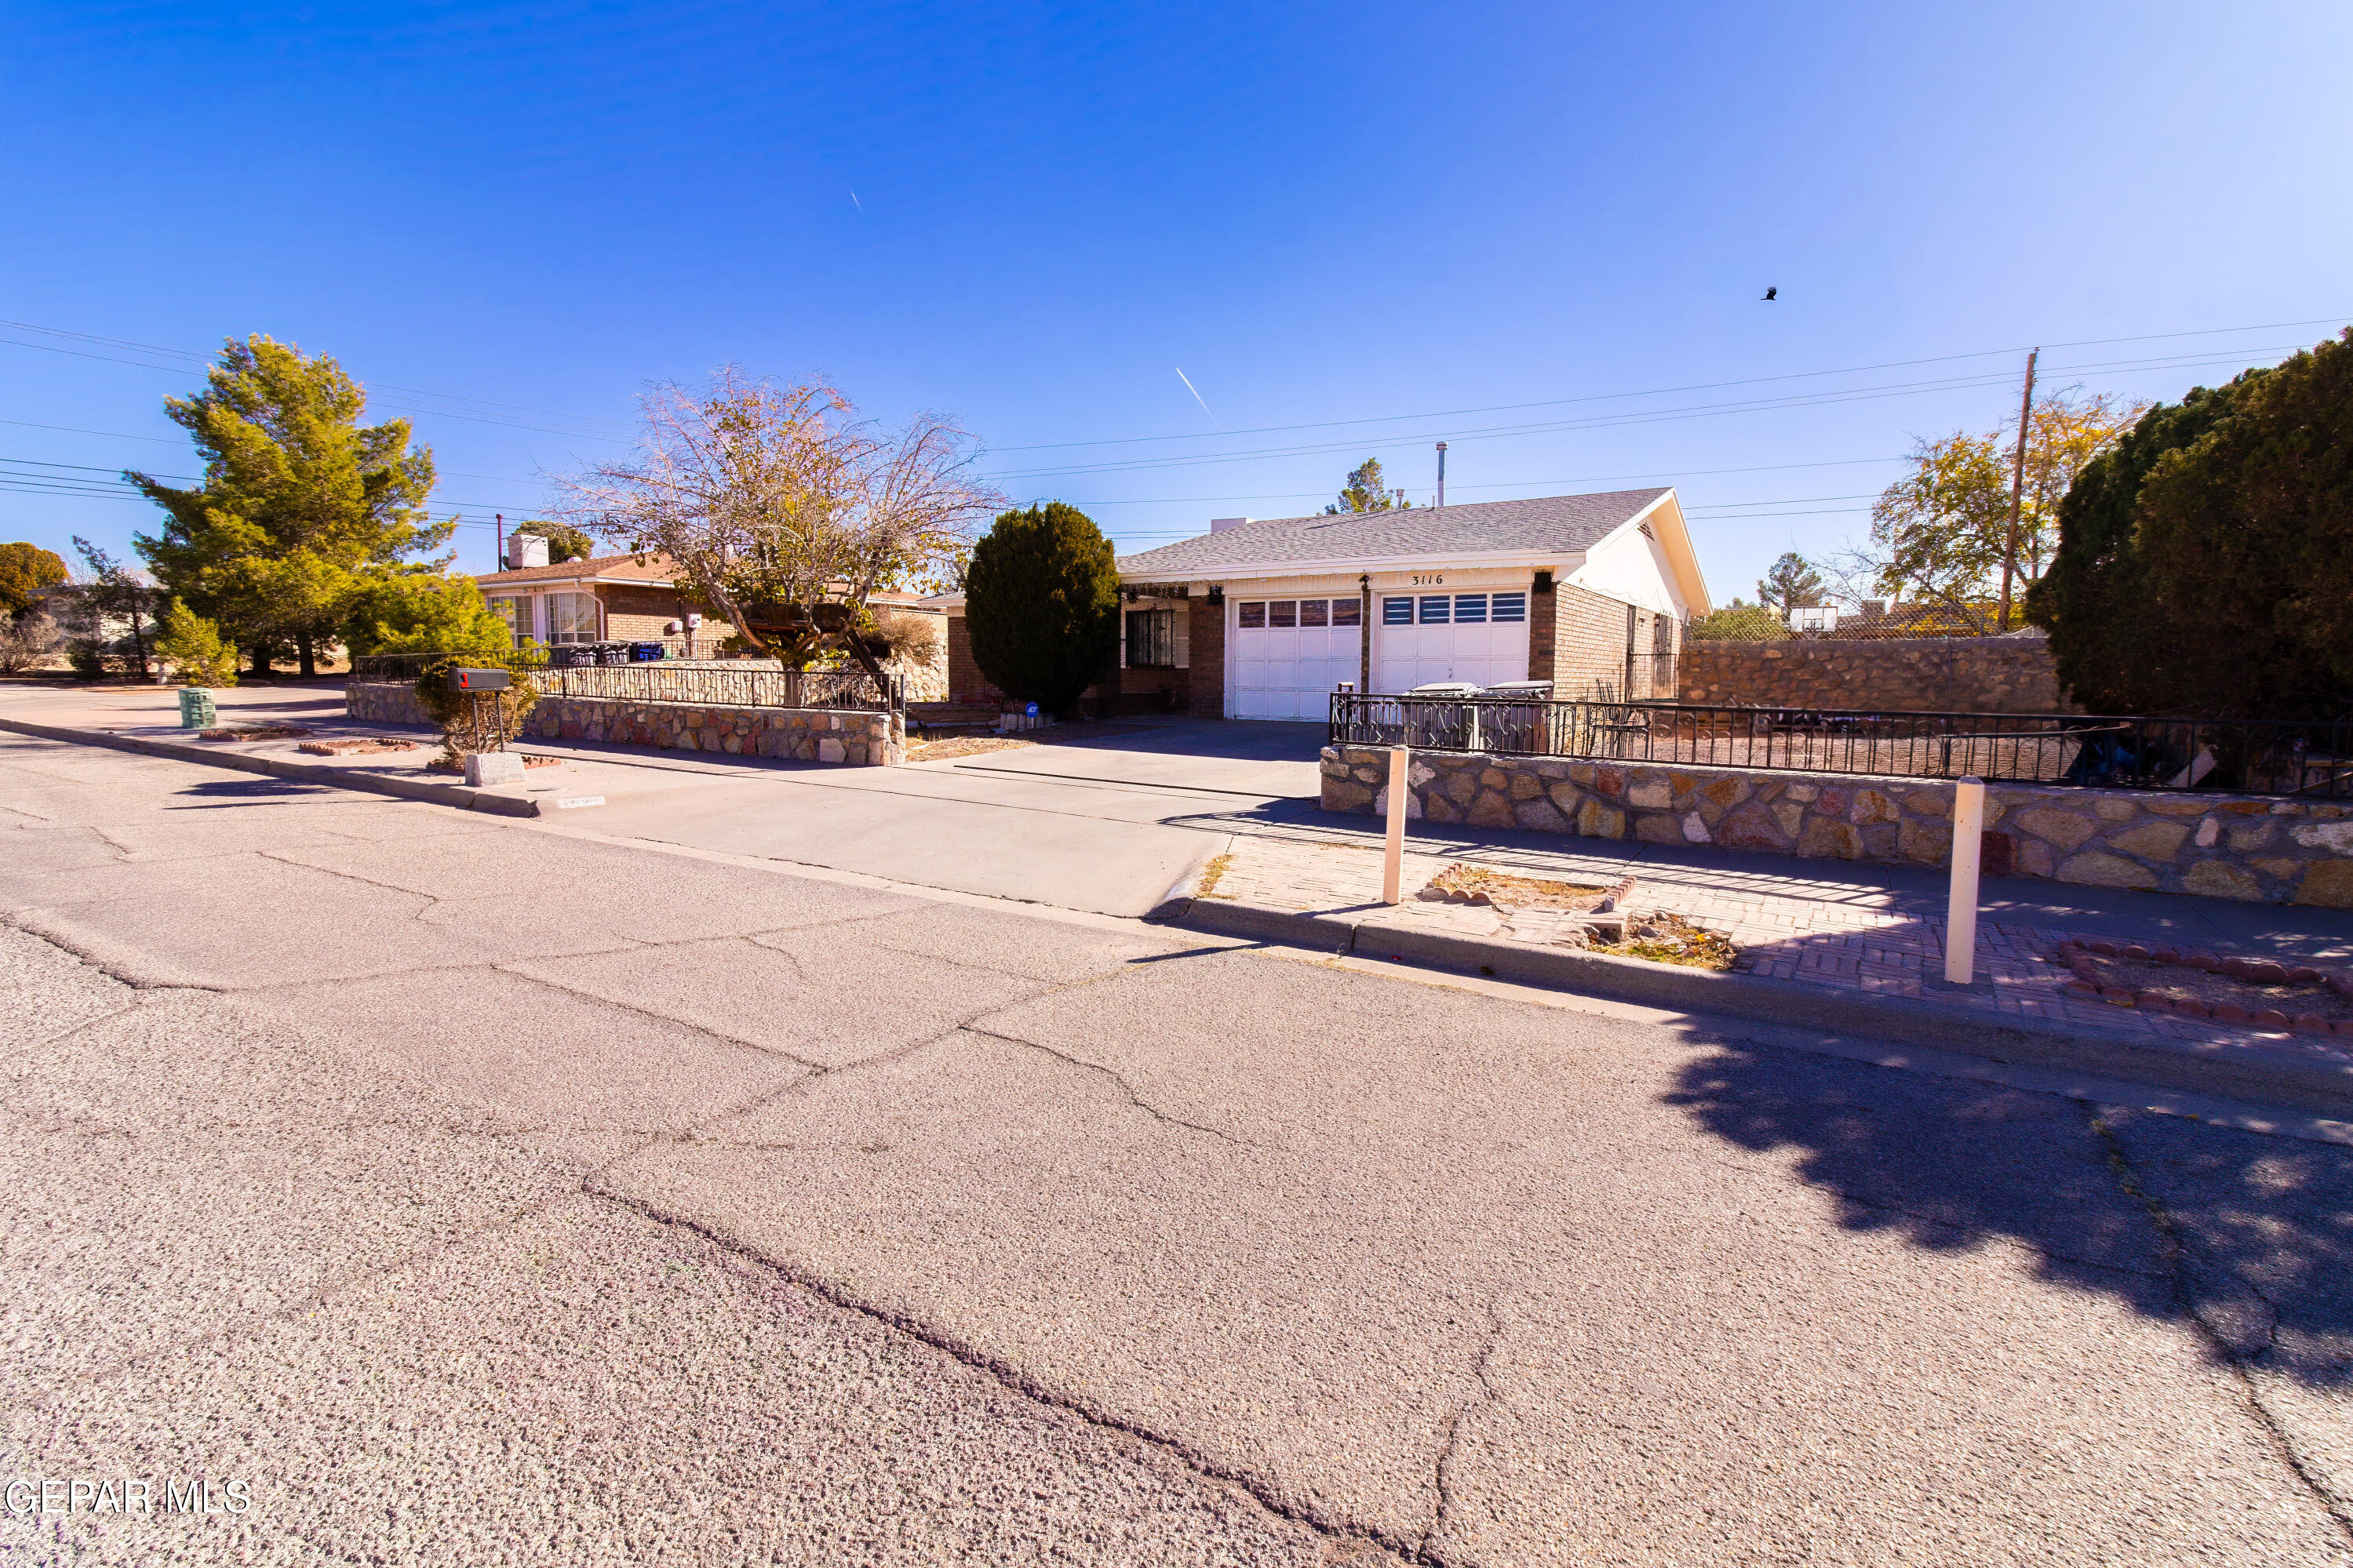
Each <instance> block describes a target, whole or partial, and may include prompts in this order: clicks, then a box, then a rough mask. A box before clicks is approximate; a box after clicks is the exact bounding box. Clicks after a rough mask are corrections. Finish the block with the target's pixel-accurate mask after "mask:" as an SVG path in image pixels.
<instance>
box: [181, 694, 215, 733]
mask: <svg viewBox="0 0 2353 1568" xmlns="http://www.w3.org/2000/svg"><path fill="white" fill-rule="evenodd" d="M219 722H220V715H219V714H218V713H216V712H215V711H214V710H213V694H212V693H211V692H210V691H209V690H207V689H205V688H204V687H201V686H183V687H182V688H180V728H181V729H183V730H209V729H211V728H213V727H214V726H215V725H216V724H218V723H219Z"/></svg>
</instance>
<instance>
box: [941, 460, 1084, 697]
mask: <svg viewBox="0 0 2353 1568" xmlns="http://www.w3.org/2000/svg"><path fill="white" fill-rule="evenodd" d="M965 627H966V628H967V629H968V630H969V632H970V633H971V636H972V657H973V662H974V663H976V664H977V665H979V666H980V670H981V673H982V674H984V675H986V676H987V677H988V679H990V680H992V681H994V682H995V683H996V685H997V689H998V690H1000V691H1002V692H1004V693H1005V694H1006V695H1007V696H1008V697H1011V698H1015V699H1018V700H1024V701H1034V702H1036V703H1037V704H1038V706H1039V708H1041V709H1044V710H1047V711H1049V712H1051V713H1056V714H1063V713H1068V712H1069V711H1070V710H1071V708H1072V706H1073V705H1075V704H1076V703H1077V701H1078V698H1079V693H1080V692H1082V691H1083V690H1085V689H1086V688H1087V686H1088V684H1089V683H1090V682H1092V681H1093V680H1095V679H1097V678H1099V677H1100V676H1102V675H1103V673H1104V672H1105V671H1106V670H1107V669H1109V668H1111V667H1112V661H1113V659H1114V658H1116V657H1117V656H1118V651H1119V568H1118V566H1117V564H1116V563H1115V562H1114V561H1113V556H1112V548H1111V542H1110V541H1109V540H1107V539H1105V538H1104V537H1103V531H1102V530H1100V529H1098V528H1097V527H1095V525H1094V521H1093V520H1092V518H1090V517H1088V516H1087V514H1086V513H1084V512H1082V511H1081V510H1079V509H1078V508H1076V507H1074V506H1068V505H1065V504H1064V503H1062V502H1060V501H1049V502H1046V503H1045V504H1044V505H1042V506H1033V507H1030V508H1029V510H1026V511H1008V512H1005V513H1003V514H1002V515H1000V516H999V517H998V518H997V523H996V526H994V527H992V528H991V529H990V530H989V531H988V533H987V536H986V537H985V538H983V539H982V540H981V541H980V542H979V543H978V544H976V545H975V546H974V547H973V552H972V567H971V570H970V571H969V572H968V574H966V576H965Z"/></svg>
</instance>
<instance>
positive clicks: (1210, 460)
mask: <svg viewBox="0 0 2353 1568" xmlns="http://www.w3.org/2000/svg"><path fill="white" fill-rule="evenodd" d="M2273 352H2277V353H2293V352H2295V350H2294V349H2279V350H2276V351H2274V350H2268V349H2264V350H2257V349H2247V350H2241V351H2236V352H2233V353H2225V354H2221V355H2220V356H2207V357H2206V358H2203V359H2197V360H2165V361H2139V360H2122V361H2114V362H2108V363H2092V364H2081V365H2070V366H2067V367H2065V369H2064V371H2063V373H2062V374H2073V373H2074V372H2077V371H2089V370H2143V371H2146V370H2164V369H2182V368H2189V367H2190V366H2192V365H2195V364H2200V363H2211V360H2212V359H2214V358H2216V357H2219V358H2221V359H2224V360H2230V361H2238V362H2243V361H2244V359H2245V357H2246V356H2247V355H2248V354H2251V353H2273ZM2009 380H2010V376H2009V374H2008V373H2006V372H2003V373H1991V372H1989V373H1986V374H1977V375H1970V376H1965V377H1957V378H1947V379H1943V380H1936V381H1927V382H1916V383H1899V384H1895V385H1893V386H1883V387H1860V388H1852V389H1848V390H1844V391H1837V392H1810V393H1799V394H1795V395H1790V396H1787V397H1777V398H1757V399H1751V400H1749V401H1746V402H1743V403H1730V404H1701V405H1693V406H1690V407H1686V408H1662V409H1643V410H1638V411H1634V412H1630V413H1626V414H1612V415H1602V416H1595V417H1591V418H1586V419H1574V420H1556V421H1549V422H1546V423H1543V424H1538V425H1524V426H1499V427H1494V428H1490V429H1485V430H1472V431H1459V430H1433V431H1424V432H1421V433H1419V434H1415V435H1398V436H1393V437H1384V439H1383V442H1382V443H1381V444H1382V445H1401V444H1403V443H1405V442H1408V441H1416V442H1419V441H1423V440H1430V439H1433V438H1437V437H1444V438H1445V439H1447V440H1450V441H1458V440H1461V441H1472V440H1503V439H1509V438H1514V437H1525V436H1542V435H1557V434H1564V433H1567V432H1570V431H1578V430H1596V429H1607V428H1613V427H1617V426H1629V425H1649V424H1658V423H1663V422H1666V421H1669V420H1677V419H1699V418H1715V417H1721V416H1725V415H1727V414H1749V413H1759V412H1767V411H1772V410H1778V409H1795V408H1815V407H1828V406H1831V405H1837V404H1841V403H1862V402H1874V401H1878V400H1881V399H1883V398H1889V397H1917V396H1924V395H1930V394H1934V393H1938V392H1954V391H1975V390H1979V389H1982V388H1985V387H1989V386H1994V385H2002V384H2008V382H2009ZM1364 447H1365V443H1363V442H1361V441H1356V442H1338V443H1324V444H1318V445H1314V446H1294V447H1261V448H1258V449H1255V450H1250V451H1241V452H1209V453H1195V454H1192V455H1189V456H1185V457H1169V458H1134V459H1127V460H1122V461H1115V462H1105V463H1092V464H1077V465H1071V466H1068V467H1063V468H1032V469H1022V470H1017V471H1013V472H1008V473H1000V474H992V475H990V476H988V477H989V478H991V479H997V480H1006V479H1060V478H1071V477H1077V476H1083V475H1088V474H1106V473H1136V472H1142V471H1145V470H1148V469H1154V468H1198V467H1201V466H1204V465H1208V464H1216V463H1229V462H1264V461H1270V460H1272V459H1274V458H1301V457H1330V456H1334V455H1336V454H1341V453H1353V452H1360V451H1362V450H1363V449H1364ZM1096 504H1098V505H1102V504H1107V503H1103V502H1098V503H1096Z"/></svg>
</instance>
